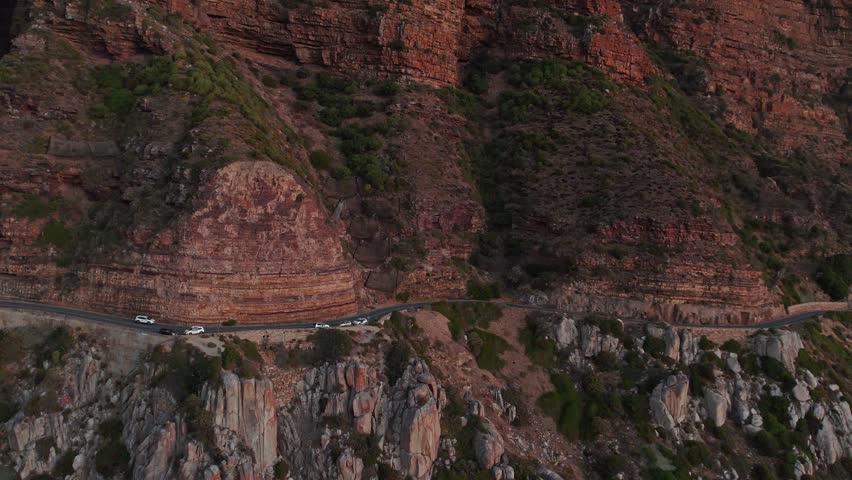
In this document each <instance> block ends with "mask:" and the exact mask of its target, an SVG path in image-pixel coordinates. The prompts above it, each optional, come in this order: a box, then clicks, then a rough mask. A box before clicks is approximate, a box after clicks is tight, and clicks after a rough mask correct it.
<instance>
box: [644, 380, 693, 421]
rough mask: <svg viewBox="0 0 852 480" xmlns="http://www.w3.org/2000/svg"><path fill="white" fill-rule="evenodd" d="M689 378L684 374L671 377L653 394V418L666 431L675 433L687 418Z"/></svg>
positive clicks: (661, 383) (651, 401)
mask: <svg viewBox="0 0 852 480" xmlns="http://www.w3.org/2000/svg"><path fill="white" fill-rule="evenodd" d="M688 393H689V378H688V377H687V376H686V375H684V374H683V373H678V374H677V375H670V376H669V377H668V378H666V379H665V380H663V381H662V382H660V384H659V385H657V386H656V387H655V388H654V391H653V392H652V393H651V399H650V404H651V418H652V419H653V420H654V422H655V423H656V424H657V425H659V426H660V427H662V428H664V429H665V430H667V431H669V432H671V431H673V430H674V429H675V428H676V427H677V426H678V425H680V423H681V422H683V420H684V419H685V418H686V413H687V403H688V400H689V395H688Z"/></svg>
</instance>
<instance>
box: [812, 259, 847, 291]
mask: <svg viewBox="0 0 852 480" xmlns="http://www.w3.org/2000/svg"><path fill="white" fill-rule="evenodd" d="M816 281H817V284H819V286H820V288H822V289H823V290H824V291H825V293H827V294H828V295H829V296H830V297H831V298H832V300H844V299H845V298H846V297H847V295H849V285H850V284H852V255H849V254H838V255H833V256H831V257H827V258H824V259H822V260H821V261H820V263H819V266H818V267H817V271H816Z"/></svg>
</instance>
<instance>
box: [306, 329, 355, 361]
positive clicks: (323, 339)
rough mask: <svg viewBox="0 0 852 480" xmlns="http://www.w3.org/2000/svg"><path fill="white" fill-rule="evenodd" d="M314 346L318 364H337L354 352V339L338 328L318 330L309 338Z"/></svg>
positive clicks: (315, 359)
mask: <svg viewBox="0 0 852 480" xmlns="http://www.w3.org/2000/svg"><path fill="white" fill-rule="evenodd" d="M308 339H309V340H310V341H312V342H313V344H314V350H313V353H314V361H315V362H316V363H320V364H321V363H325V362H332V363H333V362H337V361H338V360H341V359H343V358H344V357H346V356H348V355H349V352H351V351H352V337H350V336H349V334H348V333H346V332H344V331H341V330H338V329H336V328H325V329H321V330H318V331H317V332H315V333H313V334H311V336H310V337H308Z"/></svg>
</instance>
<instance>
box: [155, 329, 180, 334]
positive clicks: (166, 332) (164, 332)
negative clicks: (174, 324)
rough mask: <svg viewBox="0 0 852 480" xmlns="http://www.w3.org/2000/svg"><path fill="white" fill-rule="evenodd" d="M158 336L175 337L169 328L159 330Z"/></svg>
mask: <svg viewBox="0 0 852 480" xmlns="http://www.w3.org/2000/svg"><path fill="white" fill-rule="evenodd" d="M157 333H159V334H160V335H177V333H175V331H174V330H172V329H169V328H161V329H159V330H158V331H157Z"/></svg>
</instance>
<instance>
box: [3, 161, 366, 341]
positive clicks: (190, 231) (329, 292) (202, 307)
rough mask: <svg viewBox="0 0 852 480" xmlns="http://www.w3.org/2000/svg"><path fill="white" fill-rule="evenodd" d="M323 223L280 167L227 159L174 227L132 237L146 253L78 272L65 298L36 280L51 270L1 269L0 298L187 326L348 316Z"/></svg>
mask: <svg viewBox="0 0 852 480" xmlns="http://www.w3.org/2000/svg"><path fill="white" fill-rule="evenodd" d="M327 216H328V215H327V212H325V211H324V210H323V207H322V206H321V204H320V203H319V200H318V199H317V198H316V197H314V196H313V195H310V194H309V191H308V190H306V189H305V187H304V186H303V185H302V184H301V183H300V182H299V181H298V180H297V179H296V177H295V176H293V174H292V173H290V172H288V171H286V170H285V169H283V168H282V167H280V166H278V165H275V164H273V163H271V162H236V163H232V164H230V165H228V166H226V167H224V168H222V169H221V170H218V171H217V172H216V173H215V175H212V176H210V177H209V179H208V180H207V181H206V183H205V184H204V185H203V186H202V187H201V189H200V193H199V195H198V198H197V200H196V202H195V209H194V210H193V211H192V213H191V214H189V215H188V216H187V217H185V218H183V219H182V220H181V221H179V222H178V223H177V225H176V226H175V228H173V229H167V230H164V231H161V232H159V233H157V234H156V235H153V234H152V232H147V233H145V232H141V233H140V234H142V233H144V235H145V236H146V238H145V239H144V240H142V239H139V241H140V242H141V243H143V244H150V245H151V246H150V248H148V249H147V250H145V251H142V252H139V253H136V252H131V253H128V254H127V255H125V256H124V258H123V262H122V264H120V265H119V264H99V265H93V266H91V267H89V268H87V269H85V270H83V271H82V272H80V273H79V275H78V281H79V284H78V288H76V289H75V290H74V291H73V292H60V291H57V290H54V289H52V288H50V287H49V285H50V284H48V283H46V282H43V281H41V280H39V278H40V277H39V275H40V274H43V273H45V272H47V273H51V275H54V274H55V273H54V272H53V271H52V270H49V271H45V270H43V269H19V268H18V266H13V265H10V264H6V265H5V270H4V272H6V273H12V272H14V275H13V276H10V277H8V281H4V282H2V283H0V294H5V295H13V296H17V297H22V298H29V299H40V300H42V301H59V300H64V301H66V302H69V303H73V304H75V305H85V306H88V307H89V308H93V309H97V310H107V311H118V312H121V313H125V314H135V313H138V312H140V311H144V312H148V313H151V314H153V315H155V316H160V315H163V316H167V317H168V318H169V319H171V320H177V321H184V322H188V323H189V322H192V323H194V324H211V323H212V324H220V323H221V322H222V321H224V320H228V319H235V320H237V321H239V322H240V323H241V324H251V323H264V322H266V323H269V322H273V321H286V320H299V319H308V318H310V319H313V318H317V317H323V318H335V317H339V316H343V315H346V314H350V313H352V312H353V311H354V310H355V306H356V303H355V302H356V299H355V291H354V282H355V278H354V276H353V272H352V265H351V263H350V260H349V259H348V258H347V256H346V255H345V254H344V251H343V247H342V245H341V243H340V238H341V235H343V231H342V229H341V227H340V225H337V226H335V225H331V224H329V223H327V221H326V220H327ZM4 230H5V229H4ZM2 236H3V233H2V231H0V237H2ZM37 241H38V235H37V234H36V235H35V237H33V238H29V239H21V240H20V243H19V241H18V240H13V250H14V251H19V249H20V250H25V249H27V248H28V245H31V244H33V243H35V242H37ZM25 261H28V260H25ZM69 295H70V296H69Z"/></svg>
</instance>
